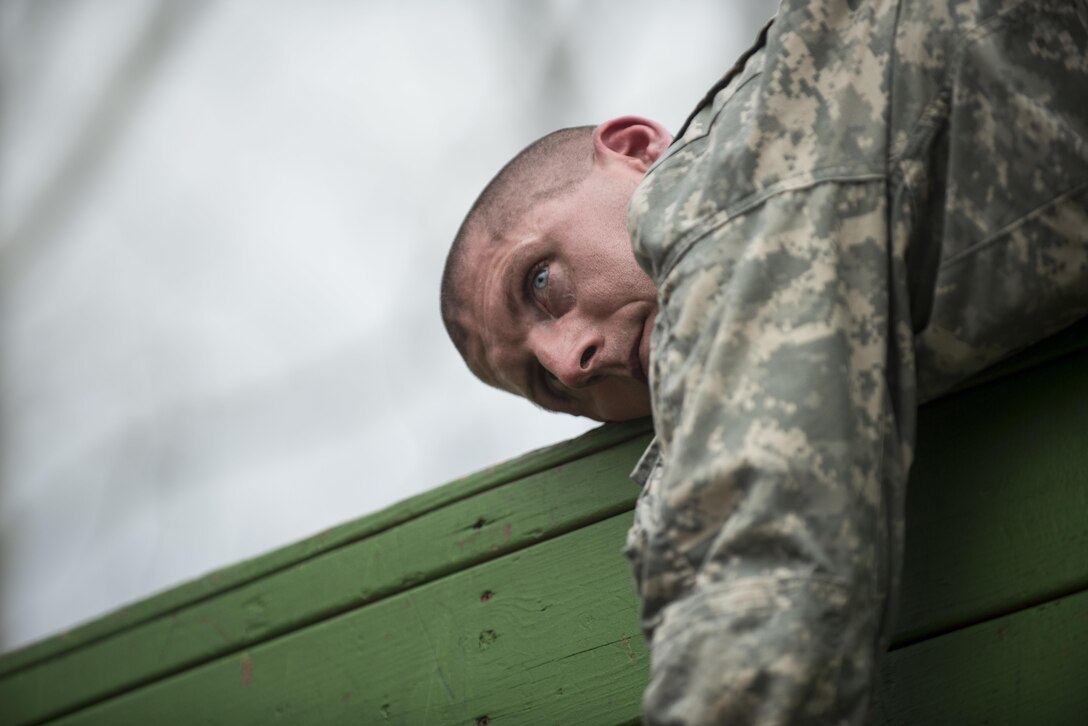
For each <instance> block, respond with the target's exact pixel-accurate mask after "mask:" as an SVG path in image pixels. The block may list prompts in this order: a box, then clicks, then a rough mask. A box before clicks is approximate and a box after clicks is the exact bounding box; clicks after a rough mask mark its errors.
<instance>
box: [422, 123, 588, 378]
mask: <svg viewBox="0 0 1088 726" xmlns="http://www.w3.org/2000/svg"><path fill="white" fill-rule="evenodd" d="M594 128H595V127H594V126H576V127H572V128H567V129H560V130H559V131H553V132H552V133H550V134H548V135H547V136H544V137H542V138H540V139H537V140H536V141H534V142H533V143H531V144H529V145H528V146H527V147H525V148H524V149H522V150H521V151H520V152H519V153H518V154H517V156H515V157H514V158H513V159H511V160H510V161H509V162H507V164H506V166H504V167H503V168H502V169H500V170H499V173H498V174H496V175H495V177H494V178H493V179H492V180H491V181H490V182H489V183H488V185H487V186H486V187H484V190H483V191H482V192H480V196H479V197H477V198H476V201H475V202H474V203H473V205H472V208H471V209H469V211H468V214H466V215H465V219H464V221H463V222H461V227H460V229H458V230H457V235H456V236H455V237H454V238H453V244H452V245H451V246H450V251H449V254H448V255H447V256H446V267H445V270H443V272H442V290H441V302H442V322H443V323H444V324H445V326H446V332H447V333H449V336H450V340H452V341H453V344H454V346H456V348H457V351H458V352H459V353H460V354H461V357H462V358H464V357H465V345H466V343H467V339H468V331H466V330H465V329H464V327H463V326H462V325H461V324H460V323H459V322H458V321H457V320H456V315H457V312H458V310H459V309H460V307H461V305H462V303H463V297H464V291H463V290H461V289H460V288H459V286H458V280H459V278H460V277H461V276H462V274H463V272H464V267H465V264H466V262H465V260H466V257H467V255H466V254H465V250H466V247H467V244H466V240H467V239H468V238H469V237H470V236H473V235H482V236H484V237H486V238H487V239H489V240H490V241H492V242H497V241H499V240H502V239H503V236H504V233H505V232H506V230H508V229H509V228H510V227H512V226H513V225H515V224H517V222H518V221H520V220H521V218H522V217H523V216H524V215H525V213H526V212H528V211H529V210H530V209H532V208H533V207H535V206H536V205H537V204H540V203H541V202H544V201H547V200H550V199H554V198H556V197H559V196H561V195H562V194H565V193H566V192H569V191H571V190H572V189H573V188H574V187H576V186H577V185H578V184H580V183H581V182H582V181H584V180H585V178H586V177H587V176H589V172H590V170H591V169H592V168H593V130H594Z"/></svg>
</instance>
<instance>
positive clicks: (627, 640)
mask: <svg viewBox="0 0 1088 726" xmlns="http://www.w3.org/2000/svg"><path fill="white" fill-rule="evenodd" d="M620 642H621V643H623V652H624V653H626V654H627V660H629V661H631V662H632V663H634V662H635V661H636V660H638V658H636V657H635V651H634V650H633V649H632V648H631V636H629V635H625V636H623V639H622V640H621V641H620Z"/></svg>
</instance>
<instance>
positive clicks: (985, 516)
mask: <svg viewBox="0 0 1088 726" xmlns="http://www.w3.org/2000/svg"><path fill="white" fill-rule="evenodd" d="M649 431H650V426H649V422H646V421H643V422H637V423H632V424H625V425H612V426H605V427H602V428H601V429H598V430H596V431H594V432H592V433H590V434H587V435H585V436H583V437H581V438H579V439H576V440H574V441H570V442H567V443H564V444H559V445H557V446H554V447H551V448H548V449H544V450H541V451H537V452H533V453H530V454H528V455H526V456H523V457H521V458H519V459H517V460H515V461H511V462H507V463H505V464H501V465H499V466H496V467H494V468H492V469H488V470H485V471H482V472H479V473H477V474H475V475H473V476H470V477H466V478H464V479H461V480H458V481H455V482H452V483H450V484H447V485H445V486H443V487H440V488H438V489H435V490H433V491H430V492H427V493H425V494H422V495H420V496H417V497H414V498H412V499H408V500H406V501H404V502H402V503H400V504H398V505H396V506H394V507H391V508H390V509H387V510H385V511H382V512H379V513H377V514H374V515H371V516H368V517H364V518H362V519H359V520H357V521H354V522H350V523H348V524H345V525H343V526H340V527H337V528H334V529H332V530H329V531H327V532H324V533H322V534H319V535H317V536H316V537H313V538H310V539H308V540H305V541H303V542H300V543H298V544H296V545H292V546H290V547H286V548H283V549H280V550H277V551H274V552H272V553H269V554H267V555H265V556H263V557H259V558H256V559H254V560H250V561H248V562H243V563H240V564H238V565H235V566H233V567H229V568H226V569H224V570H220V571H218V572H215V573H213V574H211V575H208V576H207V577H204V578H202V579H199V580H196V581H194V582H190V583H186V584H184V585H181V586H180V587H177V588H175V589H173V590H170V591H168V592H165V593H162V594H160V595H158V596H155V597H152V598H150V599H148V600H145V601H142V602H138V603H135V604H133V605H131V606H129V607H126V608H124V609H122V610H119V611H117V612H115V613H113V614H111V615H108V616H106V617H103V618H101V619H99V620H96V621H94V622H91V623H88V624H86V625H84V626H82V627H79V628H77V629H75V630H73V631H71V632H69V633H67V634H65V635H61V636H57V637H55V638H51V639H49V640H46V641H43V642H41V643H38V644H35V645H32V646H29V647H27V648H24V649H22V650H19V651H15V652H13V653H9V654H7V655H5V656H3V657H2V658H0V724H4V725H7V724H38V723H55V724H73V725H74V724H81V725H82V724H110V725H113V724H152V723H154V724H171V723H177V724H193V723H201V724H220V723H222V724H232V726H237V725H238V724H268V723H283V724H292V723H304V724H308V723H352V724H428V725H429V724H465V725H468V726H472V725H474V724H493V725H495V726H498V725H499V724H592V725H597V724H624V723H637V721H638V714H639V699H640V695H641V691H642V688H643V686H644V684H645V681H646V677H647V671H648V654H647V651H646V648H645V646H644V644H643V642H642V639H641V636H640V634H639V631H638V626H637V622H636V601H635V597H634V595H633V591H632V585H631V581H630V577H629V573H628V568H627V562H626V560H625V559H624V558H623V556H622V555H621V553H620V550H621V547H622V544H623V541H624V536H625V534H626V530H627V527H628V524H629V521H630V517H631V509H632V507H633V505H634V501H635V497H636V496H637V494H638V489H637V487H636V486H635V485H634V484H633V483H632V482H631V481H630V480H629V479H628V478H627V473H628V472H629V471H630V469H631V467H632V466H633V464H634V462H635V460H636V459H637V457H638V455H639V453H640V452H641V449H642V447H643V446H644V445H645V444H646V443H647V441H648V439H649ZM905 568H906V570H905V573H904V578H905V580H904V582H905V586H904V593H903V598H902V601H901V603H900V607H899V615H898V621H897V627H896V636H895V642H894V646H893V649H892V652H891V654H890V655H889V657H888V658H887V659H886V662H885V664H884V668H883V670H882V672H881V674H880V683H881V702H880V709H879V714H878V715H879V720H880V722H881V723H889V724H943V723H948V724H968V723H972V724H975V723H977V724H1084V723H1088V325H1079V326H1077V327H1076V328H1074V329H1072V330H1070V331H1067V333H1065V334H1064V335H1062V336H1059V337H1058V338H1056V339H1052V340H1051V341H1049V342H1048V343H1047V344H1046V345H1044V346H1041V347H1040V348H1037V349H1035V350H1033V351H1029V352H1027V353H1025V354H1022V355H1021V356H1019V357H1018V358H1017V359H1015V360H1013V361H1010V362H1009V363H1008V364H1006V365H1004V366H1002V367H1001V368H1000V369H998V370H996V371H994V372H991V373H988V374H987V375H985V376H984V377H982V378H980V379H978V380H976V381H974V382H973V383H972V385H971V386H969V387H965V388H964V389H962V390H960V391H959V392H956V393H953V394H951V395H949V396H946V397H945V398H943V399H941V400H939V401H936V402H934V403H932V404H929V405H927V406H925V407H923V409H922V411H921V414H920V423H919V445H918V453H917V461H916V465H915V469H914V472H913V475H912V480H911V489H910V494H909V501H908V531H907V555H906V565H905Z"/></svg>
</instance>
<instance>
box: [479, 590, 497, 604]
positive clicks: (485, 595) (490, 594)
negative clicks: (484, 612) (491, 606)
mask: <svg viewBox="0 0 1088 726" xmlns="http://www.w3.org/2000/svg"><path fill="white" fill-rule="evenodd" d="M493 597H495V593H493V592H491V591H490V590H484V591H483V594H481V595H480V602H487V601H488V600H490V599H491V598H493Z"/></svg>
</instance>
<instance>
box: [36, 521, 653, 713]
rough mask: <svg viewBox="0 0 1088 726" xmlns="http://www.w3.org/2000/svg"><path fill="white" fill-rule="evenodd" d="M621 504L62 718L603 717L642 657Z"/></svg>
mask: <svg viewBox="0 0 1088 726" xmlns="http://www.w3.org/2000/svg"><path fill="white" fill-rule="evenodd" d="M628 526H629V516H628V515H626V514H621V515H618V516H616V517H612V518H610V519H607V520H605V521H603V522H599V523H597V524H594V525H591V526H589V527H584V528H582V529H579V530H577V531H575V532H572V533H570V534H568V535H566V536H564V537H559V538H556V539H552V540H549V541H547V542H543V543H541V544H538V545H536V546H533V547H530V548H527V549H525V550H521V551H519V552H515V553H511V554H509V555H505V556H503V557H501V558H498V559H496V560H492V561H490V562H486V563H484V564H481V565H479V566H477V567H474V568H472V569H469V570H465V571H462V572H458V573H455V574H453V575H451V576H449V577H446V578H442V579H440V580H436V581H434V582H430V583H427V584H426V585H422V586H420V587H417V588H414V589H412V590H409V591H407V592H403V593H400V594H398V595H395V596H393V597H390V598H387V599H385V600H382V601H380V602H377V603H374V604H373V605H370V606H368V607H364V608H361V609H358V610H354V611H351V612H348V613H345V614H342V615H340V616H337V617H335V618H332V619H330V620H326V621H324V622H322V623H319V624H316V625H313V626H311V627H308V628H305V629H302V630H300V631H296V632H292V633H290V634H287V635H285V636H283V637H281V638H277V639H274V640H272V641H269V642H266V643H263V644H261V645H259V646H257V647H255V648H252V649H249V650H247V651H245V652H243V653H238V654H234V655H231V656H228V657H224V658H221V659H218V660H216V661H214V662H212V663H209V664H207V665H205V666H202V667H200V668H197V669H193V670H190V671H187V672H185V673H182V674H179V675H177V676H174V677H171V678H168V679H165V680H162V681H159V682H157V683H154V684H152V685H149V686H147V687H145V688H141V689H138V690H136V691H133V692H131V693H127V694H125V695H123V696H120V697H118V698H115V699H112V700H110V701H107V702H105V703H102V704H99V705H97V706H93V707H91V708H87V709H84V710H81V711H79V712H78V713H76V714H73V715H71V716H69V717H67V718H64V719H61V720H60V721H57V722H56V723H57V724H66V725H71V726H75V725H76V724H79V725H81V726H86V725H88V724H110V725H113V724H122V723H124V724H128V723H131V724H143V723H155V724H175V723H176V724H192V723H202V724H231V725H232V726H240V725H242V724H269V723H276V722H279V723H362V724H371V723H374V724H386V723H388V724H444V723H456V724H469V725H471V724H475V723H477V720H478V719H480V718H482V717H485V716H486V717H487V718H488V719H489V720H490V722H491V723H492V724H501V723H517V724H549V725H551V724H556V723H584V724H608V723H615V722H616V720H621V721H623V720H631V719H633V718H636V717H637V715H638V700H639V692H640V690H641V688H642V685H643V683H644V681H645V678H646V673H647V655H646V650H645V648H644V646H643V645H642V643H641V639H640V636H639V632H638V627H637V623H636V614H635V599H634V597H633V594H632V587H631V582H630V579H629V577H628V573H627V568H626V566H625V565H624V562H623V557H622V554H621V553H620V551H619V548H618V543H619V542H621V541H622V540H623V537H624V532H625V531H626V529H627V527H628Z"/></svg>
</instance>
